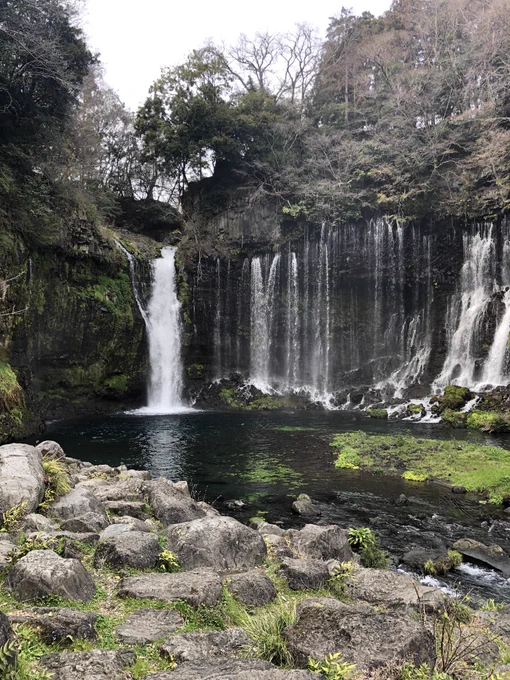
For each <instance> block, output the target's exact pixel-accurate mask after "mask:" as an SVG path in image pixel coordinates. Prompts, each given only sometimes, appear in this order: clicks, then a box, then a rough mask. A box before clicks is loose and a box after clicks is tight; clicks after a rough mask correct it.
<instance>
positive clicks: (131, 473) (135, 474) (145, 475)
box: [123, 470, 151, 481]
mask: <svg viewBox="0 0 510 680" xmlns="http://www.w3.org/2000/svg"><path fill="white" fill-rule="evenodd" d="M123 476H124V477H131V478H132V479H139V480H141V481H146V480H148V479H150V478H151V473H150V472H147V470H128V471H127V472H125V473H124V475H123Z"/></svg>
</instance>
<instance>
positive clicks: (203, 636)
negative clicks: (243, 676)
mask: <svg viewBox="0 0 510 680" xmlns="http://www.w3.org/2000/svg"><path fill="white" fill-rule="evenodd" d="M250 643H252V640H251V638H250V637H249V636H248V635H247V634H246V633H245V632H244V630H241V629H240V628H229V629H228V630H222V631H220V632H217V631H203V632H202V631H195V632H193V633H182V634H181V635H172V636H171V637H170V638H169V639H168V640H167V641H166V642H164V643H163V644H162V645H161V646H160V648H159V650H160V652H161V654H163V656H166V657H173V659H174V660H175V661H176V662H177V663H184V662H185V661H188V662H201V661H204V660H206V659H207V660H208V661H209V660H211V659H214V658H218V657H222V658H230V657H239V656H240V655H241V654H242V652H243V651H244V650H245V649H246V648H247V646H248V645H249V644H250Z"/></svg>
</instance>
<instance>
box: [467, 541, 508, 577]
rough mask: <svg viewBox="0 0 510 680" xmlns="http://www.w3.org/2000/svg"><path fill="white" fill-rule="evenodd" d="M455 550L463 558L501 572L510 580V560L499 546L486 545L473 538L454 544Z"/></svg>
mask: <svg viewBox="0 0 510 680" xmlns="http://www.w3.org/2000/svg"><path fill="white" fill-rule="evenodd" d="M453 549H454V550H456V551H457V552H460V554H461V555H462V556H463V557H468V558H470V559H472V560H475V562H480V563H481V564H486V565H488V566H489V567H492V569H496V570H497V571H500V572H501V573H502V574H503V576H504V577H505V578H510V558H509V556H508V555H507V554H506V553H505V551H504V550H503V549H502V548H500V547H499V545H489V546H487V545H484V544H483V543H479V542H478V541H475V540H473V539H472V538H461V539H460V540H459V541H457V542H456V543H454V544H453Z"/></svg>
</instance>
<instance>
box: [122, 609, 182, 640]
mask: <svg viewBox="0 0 510 680" xmlns="http://www.w3.org/2000/svg"><path fill="white" fill-rule="evenodd" d="M183 625H184V619H183V618H182V616H181V615H180V614H179V612H178V611H176V610H175V609H139V610H138V611H136V612H133V613H132V614H131V616H129V617H128V618H127V619H126V620H125V622H124V623H123V624H122V625H120V626H117V628H116V629H115V635H116V636H117V638H118V640H119V641H120V642H122V643H123V644H125V645H148V644H150V643H151V642H155V641H156V640H163V639H164V638H167V637H168V636H169V635H172V633H175V632H176V631H177V630H179V628H182V626H183Z"/></svg>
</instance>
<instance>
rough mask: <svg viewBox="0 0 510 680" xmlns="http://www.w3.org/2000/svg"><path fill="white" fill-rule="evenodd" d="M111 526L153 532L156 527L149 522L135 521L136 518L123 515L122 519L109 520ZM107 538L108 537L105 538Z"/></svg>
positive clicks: (113, 518) (112, 518)
mask: <svg viewBox="0 0 510 680" xmlns="http://www.w3.org/2000/svg"><path fill="white" fill-rule="evenodd" d="M110 519H111V521H112V523H113V525H117V526H119V525H124V526H128V527H131V529H132V530H133V531H146V532H150V531H154V530H156V529H157V527H156V525H154V526H153V525H152V524H150V522H151V520H150V519H149V520H147V519H146V520H145V522H142V520H141V519H136V517H130V516H129V515H125V516H122V517H111V518H110ZM106 538H108V536H106Z"/></svg>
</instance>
